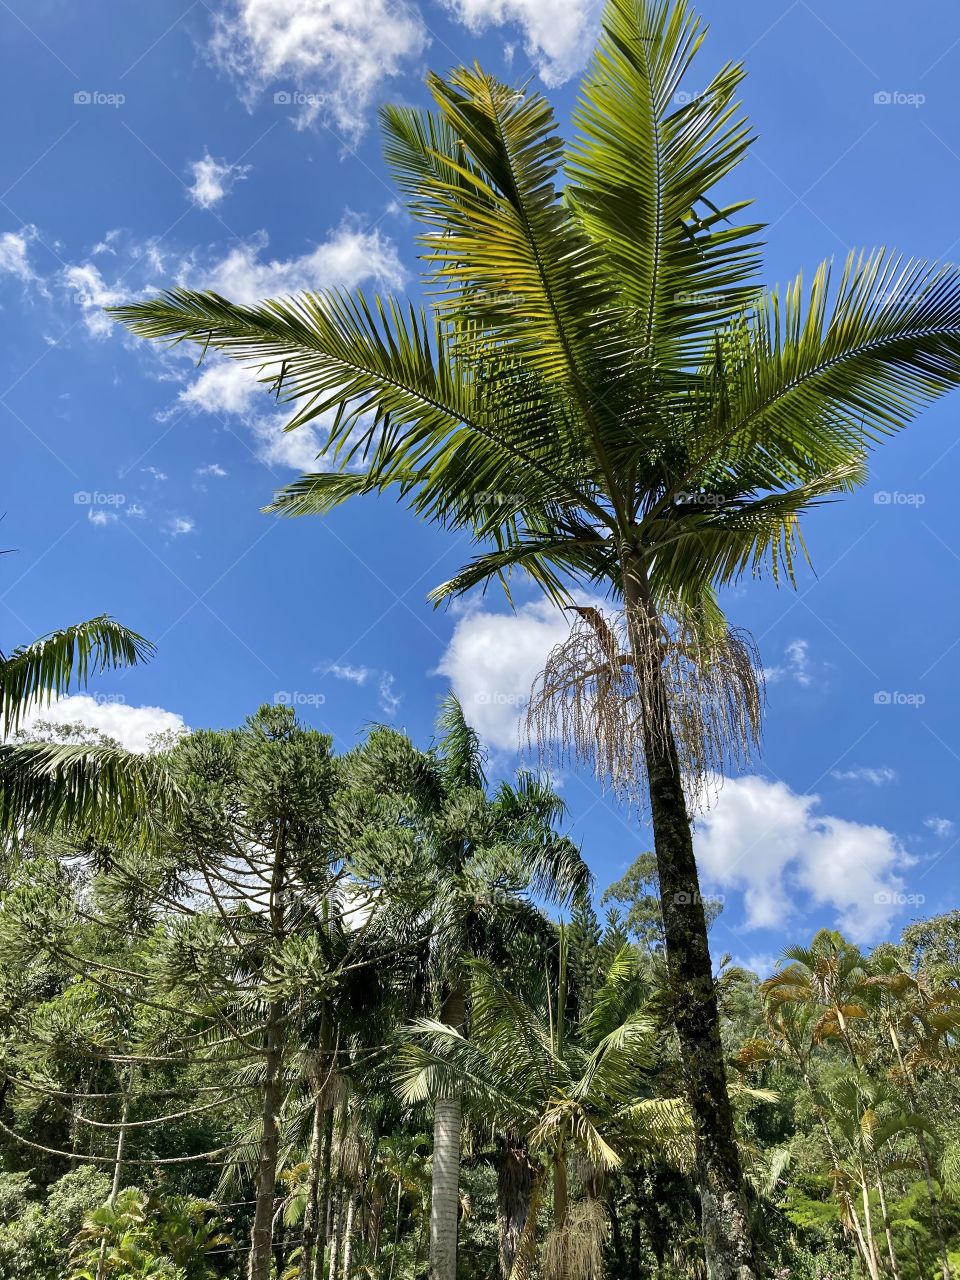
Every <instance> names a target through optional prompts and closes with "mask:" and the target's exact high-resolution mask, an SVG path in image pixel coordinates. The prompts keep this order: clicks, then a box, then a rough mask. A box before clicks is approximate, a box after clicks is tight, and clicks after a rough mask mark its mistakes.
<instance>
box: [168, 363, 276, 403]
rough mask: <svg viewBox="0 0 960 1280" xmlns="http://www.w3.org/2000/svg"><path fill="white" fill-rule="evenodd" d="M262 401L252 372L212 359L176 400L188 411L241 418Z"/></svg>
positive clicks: (239, 365)
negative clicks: (232, 415) (227, 414)
mask: <svg viewBox="0 0 960 1280" xmlns="http://www.w3.org/2000/svg"><path fill="white" fill-rule="evenodd" d="M263 397H264V390H263V388H262V387H261V386H259V385H258V383H257V380H256V376H255V374H254V373H253V372H251V370H249V369H247V368H245V367H244V366H243V365H242V364H235V363H234V362H233V361H232V360H225V359H216V358H214V359H211V360H209V361H208V362H207V364H206V365H205V366H204V368H203V370H202V371H201V373H200V375H199V377H197V378H195V379H194V380H193V382H191V383H190V385H189V386H188V387H184V389H183V390H182V391H181V392H180V394H179V396H178V397H177V399H178V401H179V403H180V404H183V405H186V406H187V408H188V409H199V410H201V411H202V412H204V413H215V414H223V413H234V414H237V415H238V416H242V415H244V414H246V413H248V412H249V411H250V409H251V408H252V406H253V405H254V403H255V402H256V401H257V399H261V400H262V399H263Z"/></svg>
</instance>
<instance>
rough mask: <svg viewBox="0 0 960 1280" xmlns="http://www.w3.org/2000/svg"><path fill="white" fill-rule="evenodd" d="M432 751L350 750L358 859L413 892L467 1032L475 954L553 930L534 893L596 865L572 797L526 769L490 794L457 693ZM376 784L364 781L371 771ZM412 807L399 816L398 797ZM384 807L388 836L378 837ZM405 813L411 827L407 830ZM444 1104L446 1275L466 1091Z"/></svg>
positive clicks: (562, 898) (438, 1227) (567, 893)
mask: <svg viewBox="0 0 960 1280" xmlns="http://www.w3.org/2000/svg"><path fill="white" fill-rule="evenodd" d="M438 730H439V738H438V741H437V744H436V746H435V747H434V749H433V750H432V751H430V752H429V753H421V752H419V751H417V750H416V749H415V748H414V747H413V746H412V744H411V743H410V741H409V739H407V738H406V737H404V735H402V734H399V733H397V732H395V731H393V730H389V729H378V730H376V731H374V732H373V733H372V734H371V735H370V738H369V739H368V741H367V742H366V743H365V744H364V745H363V746H362V747H361V748H360V749H359V750H358V751H356V752H355V753H353V755H352V757H351V760H350V766H349V768H350V777H351V781H352V783H353V784H354V788H355V790H354V802H355V803H356V804H357V805H358V806H359V815H358V816H359V825H360V833H361V834H360V835H359V837H357V836H353V838H351V836H350V834H349V833H348V841H349V845H350V849H351V867H352V870H353V872H354V874H355V875H357V877H358V879H360V880H362V879H363V878H364V876H366V877H367V878H368V879H369V880H370V881H371V882H372V883H373V884H374V885H382V890H383V893H384V894H385V895H386V897H387V898H394V899H398V900H400V901H401V902H405V907H406V911H407V913H408V915H412V916H413V917H414V918H415V919H417V920H419V922H420V925H421V927H420V933H421V934H422V935H423V936H424V937H428V938H429V945H428V965H429V970H430V972H431V976H432V984H431V985H432V987H433V988H434V990H435V991H436V993H437V995H438V998H439V1005H440V1008H439V1019H440V1022H441V1023H442V1024H443V1025H445V1026H447V1027H450V1028H452V1029H453V1030H456V1031H460V1030H462V1029H463V1027H464V1023H465V1020H466V1016H467V1006H468V1001H469V982H468V974H469V968H468V965H467V964H466V963H465V961H467V960H469V959H470V958H471V957H474V958H487V959H492V960H496V961H499V962H500V963H510V953H511V945H512V942H513V940H515V939H516V938H517V937H530V936H531V935H532V936H535V937H539V938H540V939H541V940H544V941H546V940H547V939H548V937H549V928H548V926H547V922H546V921H545V920H544V918H543V916H542V915H541V913H540V911H539V910H538V908H537V906H536V903H535V902H534V901H533V899H534V898H536V897H540V898H543V899H546V900H548V901H552V902H554V903H556V904H558V905H561V906H566V905H569V903H570V902H571V901H572V900H574V899H576V898H579V897H582V895H583V894H584V893H585V892H586V890H587V888H588V886H589V884H590V872H589V869H588V868H587V865H586V863H585V862H584V861H583V858H582V857H581V855H580V852H579V850H578V849H577V848H576V846H574V845H573V844H572V843H571V842H570V840H568V839H567V838H566V837H564V836H562V835H560V834H559V833H558V832H557V830H556V825H557V823H558V822H559V820H560V819H561V818H562V816H563V812H564V806H563V802H562V801H561V800H560V799H559V797H557V796H556V794H555V793H554V792H553V791H552V790H551V788H550V787H549V786H547V785H545V784H544V783H542V782H540V781H539V780H538V779H536V778H534V777H532V776H530V775H529V774H525V773H522V774H520V776H519V777H518V779H517V782H516V784H515V785H511V784H510V783H507V782H501V783H500V785H499V787H497V788H496V790H494V791H493V792H492V794H488V788H487V780H486V776H485V774H484V768H483V755H482V751H481V747H480V743H479V740H478V738H477V735H476V733H475V732H474V731H473V730H472V729H471V728H470V726H469V725H468V724H467V722H466V719H465V717H464V714H463V708H462V707H461V705H460V703H459V702H458V701H457V699H456V698H455V697H453V696H452V695H450V696H448V697H447V698H446V699H445V700H444V702H443V705H442V709H441V713H440V717H439V720H438ZM364 780H366V782H367V785H368V790H367V792H364V789H363V785H362V784H363V782H364ZM398 804H399V806H400V810H401V813H400V815H398V812H397V806H398ZM378 813H379V814H380V815H382V820H383V827H384V833H383V834H384V839H383V840H382V841H381V840H378V839H377V838H376V833H375V830H374V828H375V826H376V819H377V815H378ZM398 816H399V818H400V821H401V823H402V825H403V827H405V828H406V831H407V834H408V835H409V837H410V843H409V844H407V845H404V843H403V841H402V840H401V839H400V838H399V837H398V832H397V824H398ZM432 1101H433V1107H434V1135H433V1186H432V1196H431V1205H430V1268H431V1276H432V1277H435V1278H436V1280H453V1277H454V1276H455V1275H456V1258H457V1223H458V1218H459V1211H460V1141H461V1128H462V1100H461V1097H460V1094H459V1091H458V1090H457V1089H455V1088H454V1089H449V1090H441V1091H439V1092H438V1093H437V1094H436V1095H435V1097H434V1098H433V1099H432Z"/></svg>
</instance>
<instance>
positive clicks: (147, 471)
mask: <svg viewBox="0 0 960 1280" xmlns="http://www.w3.org/2000/svg"><path fill="white" fill-rule="evenodd" d="M140 470H141V471H142V472H143V474H144V475H147V476H153V478H154V480H156V481H157V482H158V483H160V482H161V481H163V480H166V478H167V473H166V472H165V471H161V470H160V468H159V467H141V468H140Z"/></svg>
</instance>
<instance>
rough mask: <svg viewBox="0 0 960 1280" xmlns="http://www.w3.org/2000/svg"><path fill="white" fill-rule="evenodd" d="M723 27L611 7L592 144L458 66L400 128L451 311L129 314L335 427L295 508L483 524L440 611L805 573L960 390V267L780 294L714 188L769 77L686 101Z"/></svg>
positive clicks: (656, 10)
mask: <svg viewBox="0 0 960 1280" xmlns="http://www.w3.org/2000/svg"><path fill="white" fill-rule="evenodd" d="M703 35H704V32H703V30H702V28H701V27H700V25H699V23H698V21H697V20H696V19H695V18H694V17H693V16H692V15H691V13H690V11H689V9H688V7H687V5H686V4H685V3H683V2H682V0H681V2H680V3H676V4H672V5H669V4H664V3H654V2H653V0H647V2H646V3H643V4H639V5H637V4H634V3H628V2H627V0H611V3H610V4H609V5H608V6H607V9H606V13H605V18H604V27H603V32H602V34H601V37H600V41H599V44H598V47H597V50H596V52H595V54H594V56H593V60H592V63H591V66H590V68H589V70H588V73H587V75H586V78H585V80H584V83H583V88H582V93H581V98H580V103H579V106H578V109H577V113H576V127H577V136H576V138H575V140H574V142H573V143H572V144H571V145H570V146H569V147H568V148H564V146H563V144H562V143H561V141H560V140H559V138H557V137H556V135H555V133H554V119H553V115H552V112H551V110H550V108H549V106H548V104H547V103H546V102H545V101H544V99H543V98H541V97H540V96H539V95H538V94H535V93H532V92H529V91H523V92H517V91H516V90H514V89H512V88H511V87H509V86H507V85H504V84H501V83H499V82H497V81H496V80H494V79H493V78H491V77H490V76H488V75H486V74H485V73H483V72H482V71H481V70H480V69H479V68H472V69H460V70H458V71H456V72H454V73H453V74H452V75H451V76H450V77H449V79H448V80H446V81H444V80H441V79H439V78H438V77H436V76H432V77H431V78H430V81H429V86H430V89H431V92H432V94H433V97H434V99H435V102H436V109H435V110H434V111H433V112H429V113H427V112H421V111H418V110H415V109H412V108H405V107H404V108H401V107H392V108H388V109H386V110H385V111H384V113H383V124H384V129H385V134H386V151H387V158H388V160H389V162H390V164H391V167H392V168H393V171H394V173H395V175H396V178H397V180H398V182H399V184H400V185H401V187H402V188H403V190H404V191H405V193H406V194H407V196H408V198H409V201H410V204H411V206H412V209H413V211H414V213H415V215H416V216H417V218H418V219H419V221H420V222H421V223H422V225H423V227H424V231H423V234H422V237H421V242H422V246H423V257H424V259H425V261H426V262H427V263H428V264H429V267H430V283H431V285H432V287H433V289H434V295H433V303H434V305H433V307H432V308H431V311H430V312H429V313H428V312H425V311H422V310H421V311H418V310H416V309H414V308H413V307H407V306H405V305H403V304H402V303H400V302H399V301H395V300H389V299H387V300H384V299H379V298H376V299H373V300H372V301H370V300H367V299H366V298H364V297H363V296H362V295H360V294H357V295H355V296H347V295H345V294H342V293H336V292H332V293H329V294H324V295H310V294H304V295H301V296H299V297H297V298H289V299H283V300H274V301H270V302H265V303H263V304H261V305H259V306H256V307H241V306H237V305H234V304H231V303H229V302H226V301H225V300H224V299H222V298H220V297H218V296H216V295H214V294H209V293H208V294H203V293H194V292H190V291H187V290H181V289H178V290H173V291H171V292H169V293H167V294H165V295H163V296H162V297H159V298H157V299H155V300H152V301H147V302H141V303H136V304H133V305H131V306H127V307H121V308H119V309H118V310H117V312H116V314H117V315H118V316H119V317H120V318H121V319H122V320H124V321H125V322H126V323H127V324H128V325H129V326H130V327H131V328H133V329H134V330H135V331H136V332H138V333H141V334H143V335H145V336H148V337H154V338H156V337H161V338H172V339H175V340H181V339H184V338H187V339H191V340H194V341H196V342H199V343H201V344H203V346H204V348H205V349H206V348H207V347H211V346H212V347H214V348H216V349H219V350H222V351H225V352H227V353H228V354H229V355H231V356H234V357H236V358H239V359H241V360H245V361H248V362H250V363H252V364H259V365H260V366H261V368H262V376H263V379H264V381H265V382H266V383H267V385H269V386H270V387H271V388H272V389H273V390H274V391H275V392H276V393H277V395H278V396H280V397H281V398H282V399H284V400H287V401H295V402H297V406H298V407H297V411H296V415H295V417H293V419H292V421H291V423H290V428H291V429H292V428H294V427H296V426H298V425H300V424H303V423H306V422H309V421H311V420H312V419H315V418H318V417H320V416H321V415H325V414H329V413H330V412H331V411H334V410H335V412H336V417H335V421H334V423H333V425H332V427H331V430H330V434H329V439H328V443H327V449H326V452H327V455H328V456H329V457H330V458H331V459H333V460H334V462H335V464H336V465H335V467H334V468H333V469H332V470H330V471H327V472H323V473H318V474H315V475H309V476H305V477H303V478H302V479H301V480H300V481H298V482H296V483H295V484H293V485H291V486H289V487H288V488H287V489H285V490H283V491H281V493H280V494H279V495H278V497H277V500H276V503H275V509H276V510H279V511H282V512H285V513H287V514H302V513H306V512H317V511H326V510H328V509H330V508H332V507H333V506H335V505H337V504H338V503H340V502H342V501H343V500H344V499H345V498H347V497H349V496H353V495H355V494H359V493H364V492H371V491H377V490H383V489H387V488H391V487H395V488H397V489H399V491H400V493H401V495H402V496H403V497H405V498H406V499H407V500H408V501H409V502H410V503H411V504H412V505H413V506H414V507H415V508H416V509H417V510H418V511H419V512H420V513H423V514H426V515H428V516H430V517H432V518H435V519H437V520H439V521H441V522H443V523H444V524H445V525H448V526H453V527H458V528H468V529H470V530H471V531H472V532H473V533H474V535H475V537H476V538H477V540H478V542H480V543H482V544H483V548H482V550H481V552H480V553H479V554H478V555H477V557H476V558H475V559H474V560H473V562H472V563H470V564H469V565H467V566H465V567H464V568H463V569H462V570H461V571H460V572H459V573H458V574H457V575H456V576H455V577H454V578H453V579H451V580H450V581H449V582H447V583H445V584H443V585H442V586H441V587H439V588H438V589H437V591H436V593H435V595H436V597H437V598H441V597H443V596H445V595H449V594H451V593H457V592H461V591H463V590H466V589H467V588H468V587H470V586H472V585H474V584H476V583H482V582H485V581H487V580H488V579H490V578H491V577H501V578H502V577H504V576H505V575H506V574H507V573H508V572H509V570H511V569H513V568H518V567H519V568H522V569H524V570H525V571H526V572H527V573H528V574H530V575H531V576H532V577H533V578H534V579H536V580H537V581H538V582H539V583H540V584H541V585H542V586H543V587H544V588H545V589H546V590H547V591H549V592H550V593H551V594H552V595H554V596H555V597H557V598H561V599H564V598H566V595H567V584H568V582H569V579H570V577H571V576H573V577H574V578H579V579H583V578H587V579H590V580H595V581H600V582H602V583H604V584H607V585H610V586H612V587H613V589H614V590H619V589H620V588H621V587H622V581H621V575H622V554H623V551H624V550H625V549H627V550H629V551H630V552H632V553H633V554H634V555H635V556H637V557H638V558H639V561H640V562H641V564H642V565H643V567H644V569H645V571H646V572H647V574H648V575H649V577H650V580H651V585H652V587H653V589H654V591H655V593H657V595H658V596H659V597H660V598H661V599H662V600H663V601H668V600H670V599H672V598H673V597H674V596H676V595H682V596H685V597H687V598H693V599H701V598H702V596H703V594H704V593H705V592H708V591H709V590H710V589H711V587H714V586H716V585H720V584H723V583H725V582H728V581H730V580H731V579H733V578H735V577H736V576H737V575H739V574H740V573H742V572H743V571H744V570H750V569H753V570H760V569H762V568H763V567H764V566H767V567H768V568H770V569H771V570H772V571H773V572H774V573H775V574H779V573H780V572H781V571H783V572H786V573H787V574H788V575H789V574H790V573H791V572H792V565H793V557H794V554H795V551H796V549H797V546H798V529H797V517H798V514H799V512H800V511H802V510H803V509H804V508H806V507H808V506H809V505H810V504H812V503H815V502H817V501H819V500H822V499H823V498H824V497H825V496H827V495H828V494H830V493H831V492H832V491H835V490H837V489H838V488H843V487H850V486H852V485H854V484H856V483H857V482H858V481H860V480H862V478H863V476H864V466H863V459H864V451H865V448H866V447H868V446H869V444H870V443H871V442H873V441H875V440H877V439H878V438H879V437H881V436H882V435H883V434H885V433H887V432H889V431H891V430H894V429H896V428H898V427H901V426H903V425H904V424H905V423H906V422H907V421H908V420H909V418H910V417H911V416H912V415H913V413H914V412H915V411H916V410H917V409H918V407H919V406H920V405H921V404H922V403H924V402H925V401H927V400H929V399H931V398H932V397H934V396H936V395H937V394H939V393H940V392H942V391H944V390H946V389H947V388H949V387H952V386H954V385H955V384H956V383H957V381H958V379H960V276H958V273H957V271H956V270H955V269H954V268H952V267H936V266H928V265H926V264H923V263H916V262H906V263H904V262H902V261H901V260H900V259H898V258H896V257H894V256H890V255H887V254H884V253H871V254H866V255H861V256H851V258H849V259H848V261H847V263H846V265H845V266H844V268H843V270H842V272H841V273H840V279H839V281H837V282H836V283H835V284H834V282H833V278H832V272H831V268H830V266H829V264H826V263H825V264H823V265H822V266H821V267H820V268H819V269H818V271H817V272H816V274H815V276H814V279H813V282H812V285H811V287H810V288H809V290H807V291H805V290H804V287H803V284H802V280H801V279H799V278H798V279H797V280H796V281H794V282H793V283H791V284H790V285H789V286H788V287H787V288H786V289H785V290H783V291H782V292H769V293H764V292H761V291H760V287H759V280H758V276H757V268H758V245H757V240H756V233H757V231H758V230H759V228H758V227H757V226H756V225H754V224H750V223H747V222H745V221H744V220H743V217H742V213H743V209H744V207H745V202H743V201H733V202H728V203H726V204H724V205H722V206H719V207H718V206H717V205H715V204H714V203H713V202H712V201H711V200H710V199H709V198H708V194H707V193H708V192H710V191H711V190H712V189H713V188H714V187H715V186H716V185H717V184H718V183H720V182H721V180H724V179H727V178H728V177H729V176H730V175H731V174H732V172H733V171H734V170H735V168H736V166H737V165H738V163H739V162H740V161H741V160H742V159H743V157H744V155H745V153H746V151H747V148H748V147H749V145H750V140H751V139H750V134H749V131H748V128H747V125H746V123H745V122H744V120H743V119H742V117H741V115H740V112H739V107H738V105H737V103H736V101H735V92H736V89H737V86H738V84H739V82H740V80H741V78H742V74H743V72H742V69H741V68H740V67H739V66H738V65H737V66H733V65H729V66H726V67H724V68H722V69H721V71H720V72H719V73H718V74H717V75H716V76H714V77H713V79H712V80H711V81H710V83H709V85H708V87H707V89H706V90H705V91H704V92H703V93H702V94H700V95H699V96H698V97H696V98H695V99H694V100H693V101H690V102H685V103H683V105H680V106H677V105H676V103H675V99H676V96H677V90H678V86H679V85H680V84H681V82H682V81H683V79H684V76H685V75H686V74H687V73H688V71H689V68H690V65H691V63H692V61H693V59H694V57H695V55H696V53H697V51H698V50H699V48H700V45H701V42H702V40H703ZM562 167H563V168H565V171H566V174H567V185H566V186H565V187H564V188H563V189H562V190H559V189H558V187H557V183H556V179H557V174H558V172H559V171H560V170H561V168H562Z"/></svg>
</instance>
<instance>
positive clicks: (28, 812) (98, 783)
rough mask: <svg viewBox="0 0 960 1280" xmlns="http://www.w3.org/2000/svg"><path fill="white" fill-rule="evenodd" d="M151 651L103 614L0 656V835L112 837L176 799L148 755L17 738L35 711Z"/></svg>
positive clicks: (144, 657)
mask: <svg viewBox="0 0 960 1280" xmlns="http://www.w3.org/2000/svg"><path fill="white" fill-rule="evenodd" d="M153 652H154V649H153V645H152V644H150V642H149V641H148V640H145V639H144V638H143V636H140V635H138V634H137V633H136V632H135V631H130V630H128V629H127V628H126V627H123V626H121V625H120V623H119V622H116V621H114V619H113V618H109V617H107V616H106V615H105V614H101V615H100V616H99V617H96V618H91V619H90V620H89V621H88V622H79V623H76V624H75V625H74V626H71V627H64V628H63V629H62V630H60V631H53V632H51V633H50V634H49V635H46V636H43V637H41V639H39V640H35V641H34V642H33V643H32V644H27V645H21V646H20V647H19V648H16V649H14V650H13V651H12V652H11V653H10V654H9V655H4V654H3V653H2V652H0V831H3V832H5V833H11V832H13V833H16V832H20V831H22V830H23V829H24V828H26V827H29V828H30V829H31V830H34V831H36V830H40V829H49V828H51V827H53V826H56V825H58V824H62V825H67V826H84V827H96V828H97V830H98V831H99V832H100V834H101V835H102V836H104V837H107V836H109V834H110V833H111V831H115V830H117V829H119V828H120V827H127V826H129V825H130V823H131V821H136V820H140V821H143V820H144V819H149V818H151V817H155V816H157V814H158V812H159V811H160V810H161V809H162V808H163V806H164V805H168V804H170V803H171V802H172V801H173V800H174V799H175V796H176V789H175V788H173V787H172V786H171V785H170V783H169V781H168V779H166V777H165V774H164V771H163V769H162V766H161V765H160V763H159V762H158V761H155V760H151V759H150V758H149V757H145V756H142V755H138V754H136V753H134V752H130V751H125V750H123V749H122V748H121V747H117V746H114V745H105V744H99V743H98V744H94V745H89V744H63V743H55V742H23V741H18V740H15V739H14V735H16V734H17V731H18V730H19V729H20V727H21V725H22V724H23V722H24V719H25V717H26V716H27V714H28V713H29V712H31V711H33V710H35V709H36V708H37V706H43V705H48V706H49V704H50V702H51V701H52V700H53V699H54V698H58V697H61V696H63V695H64V694H67V693H69V692H70V690H71V688H72V687H78V688H82V687H84V686H85V685H86V684H87V682H88V680H89V679H90V678H91V677H92V676H95V675H99V674H101V673H102V672H104V671H109V670H115V669H117V668H120V667H132V666H135V665H137V664H138V663H142V662H145V661H147V660H148V659H149V658H150V657H151V656H152V655H153Z"/></svg>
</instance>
